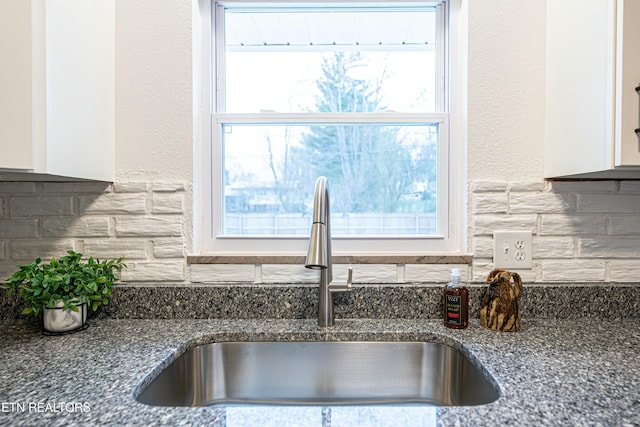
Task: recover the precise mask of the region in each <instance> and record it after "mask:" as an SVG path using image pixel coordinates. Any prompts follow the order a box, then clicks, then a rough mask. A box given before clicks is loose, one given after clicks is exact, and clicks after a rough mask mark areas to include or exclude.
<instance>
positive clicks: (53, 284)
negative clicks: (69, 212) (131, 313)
mask: <svg viewBox="0 0 640 427" xmlns="http://www.w3.org/2000/svg"><path fill="white" fill-rule="evenodd" d="M17 267H18V271H16V272H15V273H13V275H11V277H9V278H8V279H7V280H6V281H5V283H4V284H2V286H1V287H2V288H4V289H5V290H6V291H7V294H8V295H9V296H11V295H12V293H13V292H15V291H17V292H18V294H19V295H20V297H21V298H22V299H23V300H24V301H26V302H27V304H28V305H29V306H28V307H27V308H25V309H24V310H23V311H22V313H23V314H33V315H36V316H37V315H38V313H40V310H41V309H43V308H45V307H49V308H53V307H55V306H56V303H57V302H58V301H62V302H63V304H64V306H63V308H64V309H65V310H73V311H78V307H77V305H78V304H80V303H81V302H83V301H85V302H86V303H87V305H88V306H89V307H91V309H92V310H93V311H95V310H96V309H97V308H98V307H100V306H101V305H103V304H104V305H106V304H108V303H109V299H110V297H111V286H112V285H113V282H114V281H115V280H117V279H118V277H117V276H116V273H119V272H120V271H122V269H123V268H126V267H127V266H126V264H125V263H124V262H123V257H120V258H117V259H110V260H105V261H100V260H99V259H96V258H89V259H88V260H86V261H82V254H80V253H77V252H74V251H68V252H67V255H65V256H62V257H60V259H56V258H52V259H51V261H49V262H42V260H41V259H40V258H37V259H36V260H35V261H34V262H32V263H30V264H27V265H18V266H17Z"/></svg>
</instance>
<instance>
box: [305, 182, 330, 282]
mask: <svg viewBox="0 0 640 427" xmlns="http://www.w3.org/2000/svg"><path fill="white" fill-rule="evenodd" d="M328 216H329V192H328V190H327V178H325V177H324V176H321V177H319V178H318V179H317V181H316V187H315V193H314V198H313V224H311V236H310V238H309V251H308V252H307V261H306V262H305V267H307V268H310V269H313V270H323V269H326V268H328V267H329V264H330V256H331V254H330V252H329V251H330V250H331V249H330V245H331V242H330V239H331V236H330V234H329V233H330V232H329V229H328V227H329V218H328Z"/></svg>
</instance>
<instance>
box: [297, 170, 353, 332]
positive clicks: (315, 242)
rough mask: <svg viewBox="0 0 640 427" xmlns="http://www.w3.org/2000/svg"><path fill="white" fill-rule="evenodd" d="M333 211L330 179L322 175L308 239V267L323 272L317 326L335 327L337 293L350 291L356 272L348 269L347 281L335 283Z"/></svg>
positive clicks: (318, 183) (317, 184)
mask: <svg viewBox="0 0 640 427" xmlns="http://www.w3.org/2000/svg"><path fill="white" fill-rule="evenodd" d="M330 216H331V209H330V208H329V189H328V188H327V178H326V177H324V176H321V177H319V178H318V180H317V181H316V188H315V195H314V199H313V224H311V236H310V237H309V251H308V253H307V261H306V263H305V267H307V268H310V269H312V270H320V295H319V297H318V326H322V327H325V326H333V323H334V315H333V296H332V293H334V292H348V291H350V290H351V281H352V278H353V269H352V268H351V267H349V272H348V276H347V281H346V282H333V281H332V278H333V277H332V276H333V264H332V262H331V224H330V220H329V218H330Z"/></svg>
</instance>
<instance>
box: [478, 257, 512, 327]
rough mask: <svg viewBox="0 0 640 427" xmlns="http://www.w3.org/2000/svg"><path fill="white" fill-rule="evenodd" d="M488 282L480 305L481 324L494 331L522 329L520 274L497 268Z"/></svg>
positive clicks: (490, 275)
mask: <svg viewBox="0 0 640 427" xmlns="http://www.w3.org/2000/svg"><path fill="white" fill-rule="evenodd" d="M511 279H513V284H512V283H511ZM487 282H488V283H489V287H488V288H487V291H486V292H485V294H484V298H483V299H482V306H481V307H480V324H481V325H482V326H483V327H485V328H487V329H491V330H493V331H501V332H516V331H518V330H519V329H520V310H519V307H518V301H519V300H520V297H521V296H522V279H521V278H520V275H519V274H518V273H511V272H509V271H507V270H501V269H495V270H493V271H492V272H491V273H489V276H487Z"/></svg>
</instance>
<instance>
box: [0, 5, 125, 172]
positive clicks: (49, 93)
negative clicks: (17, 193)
mask: <svg viewBox="0 0 640 427" xmlns="http://www.w3.org/2000/svg"><path fill="white" fill-rule="evenodd" d="M114 43H115V4H114V0H55V1H52V0H47V1H45V0H30V1H29V0H2V1H0V176H1V177H2V178H1V179H34V180H37V179H65V178H80V179H93V180H100V181H113V180H114V178H115V142H114V140H115V70H114Z"/></svg>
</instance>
